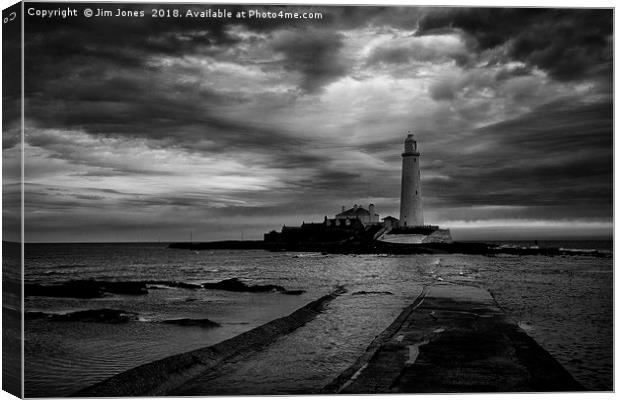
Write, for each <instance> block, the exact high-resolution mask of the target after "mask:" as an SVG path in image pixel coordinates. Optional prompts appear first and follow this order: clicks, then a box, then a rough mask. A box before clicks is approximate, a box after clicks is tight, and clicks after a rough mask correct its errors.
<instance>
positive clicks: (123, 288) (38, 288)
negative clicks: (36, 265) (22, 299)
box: [25, 280, 148, 299]
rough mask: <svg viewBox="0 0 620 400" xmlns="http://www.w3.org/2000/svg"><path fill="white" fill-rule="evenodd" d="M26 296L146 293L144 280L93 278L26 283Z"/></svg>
mask: <svg viewBox="0 0 620 400" xmlns="http://www.w3.org/2000/svg"><path fill="white" fill-rule="evenodd" d="M25 286H26V287H25V289H26V296H44V297H75V298H80V299H86V298H95V297H103V295H104V293H115V294H130V295H143V294H147V293H148V290H147V289H146V284H145V283H144V282H106V281H94V280H76V281H67V282H63V283H60V284H55V285H39V284H26V285H25Z"/></svg>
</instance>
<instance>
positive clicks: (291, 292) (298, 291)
mask: <svg viewBox="0 0 620 400" xmlns="http://www.w3.org/2000/svg"><path fill="white" fill-rule="evenodd" d="M305 292H306V291H305V290H285V291H284V292H282V293H283V294H288V295H292V296H298V295H300V294H303V293H305Z"/></svg>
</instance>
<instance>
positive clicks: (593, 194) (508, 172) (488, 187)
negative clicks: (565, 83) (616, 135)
mask: <svg viewBox="0 0 620 400" xmlns="http://www.w3.org/2000/svg"><path fill="white" fill-rule="evenodd" d="M612 120H613V109H612V104H611V103H610V102H602V103H600V102H599V103H593V104H579V103H576V102H575V99H566V100H564V101H560V102H555V103H552V104H548V105H545V106H543V107H540V108H539V109H537V110H535V111H533V112H531V113H529V114H525V115H523V116H521V117H519V118H516V119H513V120H509V121H506V122H502V123H499V124H495V125H492V126H489V127H486V128H483V129H480V130H478V131H476V132H474V133H472V134H471V135H463V137H462V138H460V139H459V140H457V142H456V143H454V145H455V147H454V148H455V149H458V148H460V149H462V150H461V151H462V153H460V154H458V153H452V154H443V155H442V157H441V158H442V160H443V161H444V162H445V163H444V164H442V165H441V166H440V167H439V168H438V169H437V170H433V172H439V173H441V174H442V175H445V176H448V177H449V180H448V181H445V180H443V181H442V180H439V181H430V182H428V183H427V185H426V189H425V194H430V195H431V199H432V200H430V201H432V202H436V204H443V205H449V206H457V205H458V206H462V205H465V204H468V205H478V206H484V205H486V206H489V205H492V206H534V207H538V206H563V207H565V208H564V210H566V211H568V210H570V211H571V212H573V213H574V212H576V211H577V209H579V210H580V211H579V213H580V214H581V209H582V208H588V209H595V210H596V212H595V213H594V214H596V215H598V216H605V217H609V216H611V213H612V201H613V189H612V188H613V134H612V128H611V127H612ZM471 146H475V147H472V148H471V150H469V148H470V147H471ZM586 214H592V212H590V213H586ZM569 216H570V213H567V214H566V215H565V216H564V217H565V218H566V217H569Z"/></svg>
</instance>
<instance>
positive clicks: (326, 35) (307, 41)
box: [273, 30, 349, 93]
mask: <svg viewBox="0 0 620 400" xmlns="http://www.w3.org/2000/svg"><path fill="white" fill-rule="evenodd" d="M342 46H343V43H342V35H340V34H337V33H334V32H329V31H320V30H311V31H301V32H298V31H291V32H286V33H284V34H283V35H281V36H280V37H279V38H277V39H276V41H275V43H274V44H273V47H274V49H275V50H276V51H278V52H281V53H283V54H284V55H285V57H286V59H285V61H284V68H285V69H287V70H292V71H297V72H299V73H301V74H302V79H301V84H300V87H301V89H302V90H304V91H306V92H308V93H314V92H316V91H317V90H318V89H320V88H321V87H323V86H324V85H325V84H327V83H329V82H331V81H333V80H335V79H337V78H340V77H342V76H344V75H346V74H347V72H348V70H349V68H348V67H347V65H346V62H345V61H344V60H343V59H342V57H341V56H340V54H339V53H340V50H341V49H342Z"/></svg>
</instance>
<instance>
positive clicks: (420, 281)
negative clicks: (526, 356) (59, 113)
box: [25, 243, 613, 397]
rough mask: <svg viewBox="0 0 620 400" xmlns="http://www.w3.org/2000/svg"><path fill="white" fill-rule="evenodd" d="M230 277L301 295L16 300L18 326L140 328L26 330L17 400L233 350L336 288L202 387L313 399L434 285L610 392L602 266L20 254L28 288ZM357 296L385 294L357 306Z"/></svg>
mask: <svg viewBox="0 0 620 400" xmlns="http://www.w3.org/2000/svg"><path fill="white" fill-rule="evenodd" d="M539 245H540V244H539ZM584 245H587V243H566V244H563V245H562V247H567V248H568V247H573V248H584V247H583V246H584ZM598 245H599V248H600V243H599V244H598ZM605 246H607V247H609V244H607V245H604V247H605ZM541 247H542V246H541ZM588 248H594V246H592V245H590V247H588ZM233 277H236V278H240V279H242V280H243V281H245V282H246V283H248V284H277V285H281V286H284V287H285V288H286V289H303V290H306V292H305V293H304V294H303V295H301V296H288V295H284V294H281V293H232V292H225V291H219V290H206V289H200V290H191V289H181V288H172V287H168V286H165V285H160V286H157V287H151V288H150V289H149V294H148V295H144V296H125V295H108V296H106V297H103V298H97V299H70V298H49V297H27V298H26V304H25V308H26V311H27V312H35V311H40V312H45V313H48V314H50V313H51V314H57V313H67V312H71V311H78V310H88V309H101V308H110V309H117V310H124V311H127V312H133V313H136V314H137V316H138V318H137V319H136V320H135V321H131V322H128V323H124V324H110V323H97V322H53V321H50V320H49V319H33V320H28V321H26V333H25V335H26V337H25V339H26V342H25V362H26V373H25V378H26V384H25V386H26V395H27V396H30V397H36V396H63V395H68V394H71V393H73V392H75V391H76V390H79V389H81V388H83V387H85V386H87V385H89V384H92V383H95V382H98V381H100V380H102V379H105V378H106V377H109V376H111V375H114V374H116V373H118V372H122V371H125V370H127V369H129V368H132V367H135V366H137V365H140V364H143V363H145V362H149V361H153V360H157V359H160V358H163V357H166V356H169V355H172V354H177V353H180V352H184V351H189V350H193V349H197V348H200V347H204V346H208V345H211V344H214V343H217V342H219V341H222V340H224V339H227V338H229V337H232V336H235V335H237V334H239V333H241V332H244V331H246V330H249V329H252V328H254V327H256V326H258V325H261V324H263V323H265V322H267V321H270V320H272V319H274V318H278V317H280V316H283V315H287V314H289V313H290V312H292V311H293V310H295V309H297V308H299V307H300V306H302V305H303V304H306V303H308V302H309V301H311V300H314V299H316V298H318V297H320V296H321V295H323V294H326V293H329V292H330V291H332V290H333V288H334V286H336V285H345V287H346V288H347V290H348V291H347V293H346V294H344V295H342V296H340V297H338V298H337V299H336V300H334V301H333V302H332V303H331V304H330V306H329V307H328V308H327V310H326V311H325V312H324V313H322V314H321V315H319V316H318V317H317V318H316V319H315V320H314V321H312V322H310V323H309V324H307V325H306V326H304V327H303V328H301V329H299V330H297V331H295V332H293V333H292V334H290V335H288V336H286V337H284V338H282V339H280V340H278V341H277V342H276V343H275V344H274V345H272V346H270V348H269V351H266V352H261V353H258V354H256V355H254V356H252V357H251V359H249V360H246V362H244V364H243V365H240V366H236V367H234V368H231V371H226V372H227V374H226V375H225V376H224V377H222V378H219V379H217V380H216V381H214V382H213V385H214V387H216V388H222V390H220V392H223V391H225V390H226V388H230V390H231V391H230V393H231V394H233V393H241V392H245V393H248V392H254V393H274V394H275V393H304V392H305V393H307V392H312V391H316V390H317V389H318V388H320V387H322V386H323V385H325V384H327V383H328V382H329V381H330V380H332V379H333V378H334V377H336V376H337V375H338V374H339V373H340V372H341V371H342V370H343V369H345V368H346V367H348V366H349V365H350V364H351V363H352V362H354V361H355V359H356V358H357V357H358V356H359V355H360V354H361V352H363V351H364V350H365V348H366V346H367V345H368V344H369V343H370V341H372V339H373V338H374V337H375V336H376V335H377V334H379V333H380V332H381V331H382V330H383V329H385V328H386V327H387V326H388V325H389V324H390V323H391V322H392V320H393V319H394V318H395V317H396V316H397V315H398V314H399V313H400V311H401V310H402V308H404V307H405V306H406V305H408V304H410V303H411V302H412V301H413V299H414V298H415V297H416V296H417V295H418V294H419V293H420V291H421V290H422V287H423V286H424V285H427V284H430V283H432V282H434V281H436V280H438V279H442V280H443V281H444V282H445V281H448V282H454V283H467V284H474V285H478V286H483V287H485V288H487V289H489V290H490V291H491V292H492V293H493V295H494V296H495V298H496V299H497V301H498V302H499V303H500V305H501V306H502V307H503V308H504V309H505V310H506V312H507V313H508V315H509V316H510V317H511V318H513V319H514V320H515V321H516V322H518V323H519V324H520V325H521V326H522V327H523V329H525V330H526V331H527V332H528V333H529V334H530V335H531V336H533V337H534V338H535V339H536V340H537V341H538V342H539V343H540V344H541V345H543V347H545V348H546V349H547V350H548V351H549V352H551V353H552V354H553V355H554V356H555V357H556V358H557V359H558V360H559V361H560V362H561V363H562V364H563V365H564V366H565V367H566V368H567V369H568V370H569V371H570V372H571V373H572V374H573V376H575V378H576V379H578V380H579V381H580V382H581V383H582V384H583V385H584V386H586V387H587V388H589V389H593V390H611V389H612V365H613V364H612V362H613V351H612V350H613V345H612V322H613V260H612V259H611V258H605V259H599V258H593V257H538V256H528V257H517V256H505V257H502V256H499V257H484V256H464V255H441V256H436V255H424V256H420V255H413V256H387V255H360V256H352V255H347V256H345V255H320V254H316V253H302V254H299V253H269V252H265V251H227V250H218V251H201V252H192V251H187V250H172V249H167V248H165V245H158V244H96V245H84V244H80V245H60V244H57V245H28V246H27V248H26V282H27V283H45V284H50V283H60V282H63V281H67V280H72V279H96V280H114V281H140V280H165V281H182V282H187V283H204V282H213V281H219V280H222V279H227V278H233ZM361 291H365V292H389V293H391V294H386V293H366V294H359V293H357V292H361ZM176 318H195V319H202V318H208V319H210V320H212V321H215V322H218V323H219V324H221V327H218V328H214V329H205V328H200V327H179V326H174V325H168V324H161V323H159V322H160V321H163V320H166V319H176Z"/></svg>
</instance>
